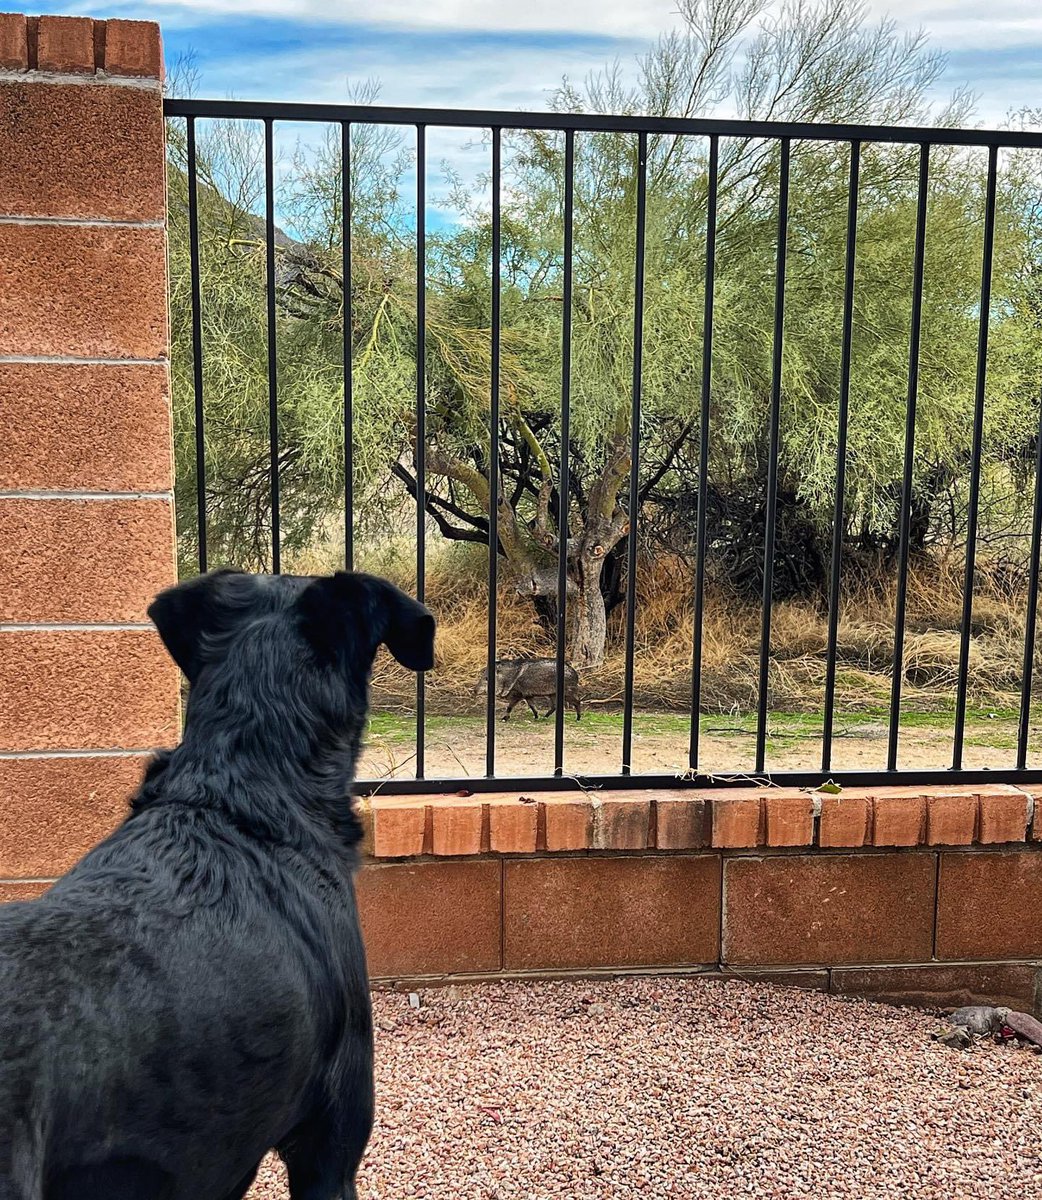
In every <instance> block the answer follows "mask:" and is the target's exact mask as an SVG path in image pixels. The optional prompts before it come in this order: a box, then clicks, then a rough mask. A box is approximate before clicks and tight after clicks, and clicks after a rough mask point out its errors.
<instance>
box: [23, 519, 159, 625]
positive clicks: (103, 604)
mask: <svg viewBox="0 0 1042 1200" xmlns="http://www.w3.org/2000/svg"><path fill="white" fill-rule="evenodd" d="M175 577H176V573H175V567H174V515H173V511H172V507H171V504H170V502H169V501H167V500H5V499H0V579H3V580H4V587H3V590H2V592H0V621H14V622H23V623H29V622H57V623H60V622H86V623H90V622H113V621H128V622H133V621H137V622H143V621H145V620H147V617H146V613H145V610H146V609H147V608H148V606H149V604H150V603H151V602H152V600H153V599H154V597H155V595H156V593H157V592H159V591H161V590H162V589H163V588H165V587H168V586H169V585H170V584H172V583H174V582H175Z"/></svg>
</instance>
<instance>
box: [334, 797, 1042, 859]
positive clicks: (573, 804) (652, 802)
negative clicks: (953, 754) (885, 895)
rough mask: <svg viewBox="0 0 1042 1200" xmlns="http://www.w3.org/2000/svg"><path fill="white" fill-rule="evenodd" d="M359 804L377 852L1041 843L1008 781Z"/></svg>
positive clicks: (1031, 810) (1033, 819)
mask: <svg viewBox="0 0 1042 1200" xmlns="http://www.w3.org/2000/svg"><path fill="white" fill-rule="evenodd" d="M357 805H358V810H359V814H360V816H361V817H362V820H363V823H364V825H365V829H366V842H365V845H366V850H367V851H368V853H369V854H370V855H371V856H372V857H373V858H376V859H402V858H419V857H423V856H434V857H453V858H460V857H471V856H474V855H488V854H492V855H506V854H509V855H517V854H544V853H551V854H552V853H566V852H577V851H589V850H595V851H635V852H639V853H647V852H648V851H649V850H651V851H655V850H658V851H670V852H677V851H685V850H707V849H713V850H746V851H748V850H757V849H761V848H763V849H770V850H775V849H778V850H780V849H791V848H796V847H799V848H804V849H806V848H808V847H810V848H819V849H822V850H830V849H843V850H852V849H855V850H856V849H868V848H880V849H882V848H886V849H894V848H901V847H918V846H929V847H958V846H1001V845H1017V844H1020V845H1023V844H1025V843H1028V844H1033V845H1037V846H1038V848H1039V849H1042V803H1036V797H1035V795H1034V793H1032V792H1028V791H1026V790H1025V789H1023V788H1019V787H1016V786H1014V785H1012V784H983V785H976V784H975V785H972V786H959V785H947V786H938V787H931V788H917V787H908V786H903V787H881V788H871V789H856V790H855V789H844V790H843V791H841V792H839V793H827V792H821V791H812V790H809V789H797V788H764V789H761V788H748V789H746V788H742V789H735V788H718V789H705V790H695V789H677V790H661V789H656V790H649V789H644V790H639V789H634V790H632V791H629V790H627V791H598V792H585V793H584V792H574V791H569V792H540V793H536V794H534V795H532V796H525V795H519V794H517V793H506V792H498V793H488V794H482V795H471V796H444V795H430V796H373V797H368V798H361V799H359V800H358V801H357Z"/></svg>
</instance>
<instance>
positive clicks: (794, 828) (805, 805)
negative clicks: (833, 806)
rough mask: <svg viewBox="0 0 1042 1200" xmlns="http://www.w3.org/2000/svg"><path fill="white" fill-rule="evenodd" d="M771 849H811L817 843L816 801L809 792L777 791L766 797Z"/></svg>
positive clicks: (768, 838) (765, 805) (768, 834)
mask: <svg viewBox="0 0 1042 1200" xmlns="http://www.w3.org/2000/svg"><path fill="white" fill-rule="evenodd" d="M763 804H764V810H765V813H766V818H767V845H768V846H809V845H811V844H812V843H813V841H814V801H813V799H812V797H811V796H810V795H809V794H808V793H807V792H787V791H782V790H780V789H779V790H778V791H776V792H767V793H765V795H764V797H763Z"/></svg>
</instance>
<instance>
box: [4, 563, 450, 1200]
mask: <svg viewBox="0 0 1042 1200" xmlns="http://www.w3.org/2000/svg"><path fill="white" fill-rule="evenodd" d="M149 615H150V616H151V617H152V619H153V621H154V622H155V624H156V627H157V628H158V630H159V632H160V635H161V636H162V638H163V641H164V642H165V643H166V646H167V648H168V649H169V651H170V653H171V655H172V656H173V657H174V659H175V660H176V661H177V663H178V665H179V666H180V667H181V669H182V670H183V671H184V673H185V675H186V676H187V677H188V680H189V683H190V685H191V692H190V697H189V704H188V716H187V721H186V727H185V732H184V739H183V741H182V743H181V745H180V746H179V747H178V748H177V749H176V750H174V751H173V752H170V753H166V754H162V755H161V756H159V758H157V759H156V760H155V762H154V763H153V764H152V765H151V766H150V768H149V769H148V770H147V771H146V774H145V779H144V782H143V784H142V787H141V790H140V792H139V793H138V795H137V796H136V797H135V798H134V800H133V801H132V805H131V808H132V811H131V815H130V816H129V817H128V818H127V820H126V821H125V823H124V824H123V825H122V826H121V827H120V828H119V829H118V830H117V831H116V832H115V833H114V834H113V835H112V836H111V837H109V838H108V839H107V840H106V841H104V842H102V843H101V845H99V846H97V847H96V848H95V849H94V850H92V851H91V852H90V853H89V854H88V855H87V856H86V858H84V859H83V861H82V862H81V863H80V864H79V865H78V866H77V867H75V868H74V869H73V870H72V871H71V872H70V873H69V874H68V875H66V876H65V877H64V878H63V879H61V880H59V882H58V883H56V884H55V885H54V887H53V888H52V889H51V890H50V892H48V893H47V894H46V895H45V896H43V897H41V898H40V899H39V900H36V901H33V902H31V903H23V904H9V905H5V906H3V907H2V908H0V1200H238V1198H239V1197H242V1196H243V1195H244V1194H245V1192H246V1191H247V1190H248V1189H249V1186H250V1184H251V1182H252V1181H253V1178H254V1175H255V1173H256V1170H257V1167H258V1165H259V1163H260V1161H261V1158H262V1157H263V1156H264V1154H265V1153H266V1152H267V1151H268V1150H270V1149H272V1148H274V1149H277V1150H278V1152H279V1153H280V1155H281V1156H282V1158H283V1159H284V1161H285V1163H286V1166H287V1170H288V1174H289V1181H290V1193H291V1195H292V1196H293V1197H294V1200H334V1198H336V1200H349V1198H351V1197H354V1196H355V1186H354V1177H355V1171H356V1168H357V1166H358V1162H359V1159H360V1158H361V1156H362V1152H363V1150H364V1149H365V1145H366V1142H367V1140H368V1137H369V1132H370V1127H371V1124H372V1114H373V1079H372V1019H371V1013H370V1005H369V990H368V980H367V976H366V967H365V955H364V951H363V947H362V942H361V937H360V934H359V928H358V917H357V912H356V907H355V897H354V888H353V884H352V871H353V868H354V865H355V846H356V843H357V842H358V840H359V835H360V829H359V825H358V822H357V819H356V817H355V816H354V814H353V813H352V810H351V807H350V800H349V796H348V788H349V784H350V781H351V779H352V777H353V772H354V765H355V760H356V757H357V755H358V749H359V743H360V737H361V732H362V724H363V721H364V718H365V713H366V706H367V701H368V678H369V672H370V669H371V667H372V663H373V658H374V655H375V653H376V650H377V646H378V645H379V644H380V643H381V642H383V643H385V644H386V645H387V647H388V648H389V649H390V651H391V653H392V654H393V655H394V656H395V658H397V659H398V661H399V662H400V663H402V664H403V665H404V666H406V667H409V668H411V669H412V670H416V671H422V670H426V669H428V668H430V667H431V666H432V663H433V649H434V618H433V617H432V616H431V614H430V613H429V612H428V611H427V610H426V609H425V608H423V607H422V605H419V604H417V603H416V602H415V601H414V600H411V599H410V598H409V597H407V596H405V595H404V594H403V593H402V592H400V591H398V589H397V588H395V587H393V586H392V585H391V584H389V583H386V582H384V581H383V580H380V579H374V578H372V577H371V576H366V575H355V574H337V575H335V576H333V577H332V578H317V579H316V578H302V577H293V576H254V575H244V574H241V573H239V572H231V571H221V572H217V573H214V574H211V575H206V576H203V577H201V578H200V579H197V580H195V581H193V582H191V583H186V584H183V585H181V586H180V587H175V588H172V589H170V590H169V591H167V592H164V593H163V594H162V595H160V596H159V597H158V598H157V599H156V601H155V603H154V604H153V605H152V607H151V608H150V609H149Z"/></svg>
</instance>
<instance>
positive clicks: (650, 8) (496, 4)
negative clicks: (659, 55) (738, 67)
mask: <svg viewBox="0 0 1042 1200" xmlns="http://www.w3.org/2000/svg"><path fill="white" fill-rule="evenodd" d="M868 7H869V8H870V10H871V11H872V13H873V15H876V16H883V15H889V16H892V17H893V18H894V19H895V20H896V21H897V23H898V24H899V26H901V27H903V28H919V27H922V28H923V29H925V30H926V31H927V32H928V33H929V34H930V36H931V42H932V44H933V45H935V46H937V47H939V48H941V49H944V50H946V51H947V52H948V53H949V56H950V57H949V66H948V70H947V72H946V75H945V78H944V81H943V86H942V88H941V92H948V91H950V90H951V89H953V88H955V87H958V86H968V87H969V88H970V89H971V90H972V91H973V92H974V93H975V94H976V96H977V101H978V118H979V119H980V120H981V121H982V122H984V123H986V124H997V123H1001V122H1002V120H1003V119H1004V117H1005V114H1006V113H1007V111H1008V110H1010V109H1011V108H1017V107H1020V106H1022V105H1035V106H1038V107H1042V3H1039V0H991V2H989V3H988V4H984V3H983V2H982V0H950V2H948V3H944V2H937V0H904V2H903V3H901V4H900V5H897V4H888V3H880V2H879V0H869V5H868ZM675 9H676V0H519V2H517V3H510V2H509V0H508V2H506V3H504V2H502V0H381V2H380V3H378V4H364V5H363V4H359V3H357V0H148V2H145V3H135V2H131V0H115V2H112V3H108V4H105V3H100V4H98V5H94V4H85V3H84V2H83V0H76V2H73V3H62V4H58V5H54V4H52V5H50V6H48V11H52V12H53V11H67V12H84V11H90V12H91V13H92V15H96V16H99V17H104V16H125V17H143V18H151V19H156V20H159V21H160V22H161V24H162V26H163V31H164V41H165V45H166V53H167V61H168V64H172V63H174V62H175V61H176V60H177V58H178V57H179V56H181V55H183V54H185V53H188V52H191V53H193V54H194V57H195V62H196V66H197V68H198V71H199V79H198V84H197V88H196V94H197V95H199V96H205V97H216V98H225V97H229V96H234V97H237V98H240V99H282V100H312V101H341V100H345V99H346V98H347V97H348V89H349V82H350V81H354V82H360V81H363V80H366V79H377V80H379V81H380V84H381V100H382V101H383V102H385V103H388V104H406V105H431V106H453V107H464V108H478V107H487V108H504V109H521V108H533V109H539V108H545V107H546V98H547V95H548V93H549V91H550V90H552V89H553V88H554V87H555V86H556V85H557V84H558V83H559V82H560V80H561V78H562V76H568V77H570V78H572V79H581V78H582V77H583V76H584V75H586V74H587V73H588V72H590V71H592V70H595V69H596V68H598V67H600V66H601V65H603V64H604V63H606V62H608V61H610V60H612V59H615V58H618V59H619V60H620V61H621V62H622V63H623V64H624V65H626V64H630V63H632V62H633V60H634V58H635V56H636V55H637V54H638V53H640V51H641V50H642V49H644V48H645V47H646V46H647V45H648V43H649V42H650V41H651V40H652V39H653V38H654V37H655V36H656V35H657V34H658V33H660V32H662V31H664V30H666V29H669V28H670V27H672V26H674V25H676V24H677V23H678V18H677V16H676V12H675Z"/></svg>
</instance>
